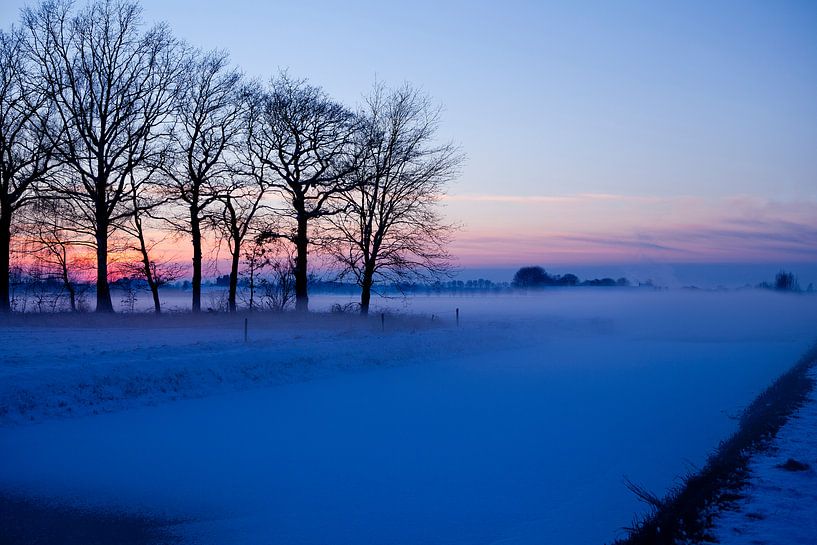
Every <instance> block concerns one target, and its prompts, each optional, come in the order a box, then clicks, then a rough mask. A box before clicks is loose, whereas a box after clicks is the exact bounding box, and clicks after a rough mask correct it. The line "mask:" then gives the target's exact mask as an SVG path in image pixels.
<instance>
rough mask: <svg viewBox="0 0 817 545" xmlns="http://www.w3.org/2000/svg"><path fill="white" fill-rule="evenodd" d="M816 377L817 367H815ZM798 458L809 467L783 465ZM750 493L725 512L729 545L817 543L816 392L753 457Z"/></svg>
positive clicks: (721, 533) (723, 530) (721, 523)
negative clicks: (800, 468) (795, 467)
mask: <svg viewBox="0 0 817 545" xmlns="http://www.w3.org/2000/svg"><path fill="white" fill-rule="evenodd" d="M810 376H811V378H812V379H815V380H817V369H815V368H814V367H812V368H811V370H810ZM789 460H795V461H797V462H800V463H803V464H806V465H807V466H808V469H805V470H803V471H791V470H788V469H785V468H783V467H781V466H783V465H785V464H786V462H787V461H789ZM749 472H750V475H751V477H750V479H749V484H748V486H747V487H746V488H745V489H744V490H742V494H744V495H745V498H743V499H742V500H740V501H739V502H737V504H736V505H735V506H734V507H733V508H732V509H730V510H726V511H722V512H721V513H720V515H719V517H718V519H717V520H716V522H715V527H716V531H715V536H716V537H717V538H718V540H719V541H720V542H721V543H724V544H730V545H742V544H747V545H762V544H775V545H811V544H813V543H815V542H817V394H816V393H815V392H814V391H812V393H811V396H810V398H809V400H808V401H807V402H806V404H805V405H804V406H803V407H802V408H801V409H800V410H799V411H798V412H797V413H796V414H795V415H793V416H792V418H790V419H789V421H788V422H787V423H786V424H785V425H784V426H783V428H781V430H780V431H779V432H778V434H777V436H776V437H775V439H774V441H773V443H772V446H771V447H770V448H769V450H768V451H766V452H763V453H760V454H757V455H755V456H753V457H752V459H751V461H750V463H749Z"/></svg>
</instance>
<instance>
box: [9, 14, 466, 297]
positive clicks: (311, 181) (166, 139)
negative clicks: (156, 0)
mask: <svg viewBox="0 0 817 545" xmlns="http://www.w3.org/2000/svg"><path fill="white" fill-rule="evenodd" d="M439 115H440V110H439V108H438V107H435V106H434V105H433V104H432V103H431V102H430V100H429V99H428V98H427V97H426V96H425V95H424V94H423V93H421V92H419V91H418V90H417V89H415V88H413V87H412V86H410V85H404V86H402V87H399V88H395V89H390V88H387V87H385V86H383V85H379V84H377V85H375V86H374V88H373V89H372V91H371V92H370V93H369V94H368V95H367V96H366V97H364V99H363V100H362V104H361V105H360V106H358V107H357V108H356V109H355V110H353V109H350V108H347V107H346V106H344V105H343V104H341V103H339V102H337V101H335V100H333V99H332V98H331V97H329V96H328V95H327V94H326V93H325V92H324V91H323V90H322V89H321V88H319V87H317V86H314V85H311V84H309V83H307V82H305V81H302V80H296V79H293V78H291V77H289V76H288V75H287V74H286V73H281V74H279V75H277V76H275V77H273V78H272V79H271V80H270V81H269V82H268V83H261V82H259V81H255V80H248V79H247V78H245V77H244V76H243V75H242V74H241V73H240V71H239V70H238V69H236V68H235V67H233V66H232V65H231V64H230V62H229V58H228V55H227V54H226V53H225V52H222V51H208V52H202V51H198V50H194V49H191V48H190V47H188V46H186V45H185V44H184V43H182V42H180V41H179V40H177V39H176V38H175V37H174V36H173V34H172V32H171V31H170V29H169V28H168V27H167V26H165V25H163V24H158V25H154V26H152V27H146V26H145V25H144V24H143V21H142V18H141V10H140V7H139V5H138V4H137V3H132V2H129V1H127V0H124V1H119V0H96V1H94V2H92V3H91V4H89V5H88V6H87V7H84V8H81V9H78V10H77V9H74V7H73V4H72V3H70V2H68V1H63V0H55V1H47V2H45V3H43V4H42V5H40V6H39V7H37V8H35V9H26V10H24V11H23V14H22V19H21V22H20V24H19V25H18V26H14V27H12V28H11V29H10V30H8V31H2V32H0V156H1V157H2V159H0V310H2V311H9V309H10V300H9V266H10V259H9V255H10V246H11V243H12V240H13V239H19V240H26V241H28V247H33V248H36V249H37V251H38V252H39V254H40V255H41V254H42V252H43V251H46V252H49V255H52V257H53V256H58V255H59V254H60V252H62V261H61V262H60V263H61V265H60V270H61V271H62V274H63V276H64V278H65V281H66V283H70V282H68V278H69V276H70V274H71V271H70V270H69V264H70V262H69V260H68V258H67V255H68V251H69V249H70V248H78V247H85V248H90V249H92V250H93V252H94V255H95V269H96V310H97V311H98V312H112V311H113V304H112V299H111V293H110V287H109V277H110V272H111V271H110V270H109V265H110V261H111V256H112V255H115V254H116V253H117V252H122V251H127V252H131V253H132V254H133V255H135V256H137V257H136V258H135V259H134V260H133V264H132V269H133V270H132V272H133V274H134V275H136V276H138V277H140V278H142V279H144V280H145V281H146V282H147V284H148V286H149V287H150V289H151V292H152V296H153V300H154V307H155V310H156V312H159V311H160V308H161V306H160V300H159V287H160V286H161V285H163V284H164V283H167V282H169V281H171V280H173V279H175V278H178V277H180V275H181V274H183V273H188V271H189V274H191V276H192V309H193V311H194V312H199V311H200V310H201V286H202V277H203V271H202V268H203V260H204V253H205V248H206V246H207V241H208V237H209V240H210V242H211V243H215V241H217V242H218V243H219V244H221V245H222V246H223V247H225V248H226V249H227V250H228V251H229V256H230V283H229V291H228V305H229V309H230V310H231V311H234V310H236V308H237V304H238V301H237V286H238V281H239V275H240V274H241V273H242V271H241V270H240V268H241V266H242V263H244V264H246V263H247V262H248V260H247V256H248V255H252V254H253V253H255V254H257V255H261V254H264V253H265V252H267V250H266V249H263V247H264V246H265V245H275V246H277V247H279V248H283V253H284V254H285V255H291V256H292V257H291V267H292V276H293V281H294V292H295V304H296V308H297V309H298V310H308V301H309V299H308V293H307V289H308V274H309V266H310V265H309V254H310V251H317V252H319V253H320V254H321V255H324V256H329V257H332V258H333V259H334V262H335V263H337V267H336V268H337V270H339V275H340V276H341V277H344V278H351V279H353V280H354V281H355V282H357V284H358V285H359V286H360V287H361V305H360V307H361V311H362V312H363V313H366V312H368V309H369V304H370V299H371V293H372V290H373V288H374V287H375V286H376V284H377V282H379V281H390V280H392V281H393V280H400V281H404V280H406V279H409V278H416V277H428V276H435V275H438V274H440V273H443V272H445V271H446V270H447V269H448V267H449V263H450V260H449V255H448V252H447V251H446V245H447V242H448V240H449V238H450V235H451V226H450V225H447V224H446V223H445V221H444V220H443V218H442V217H441V216H440V214H439V208H438V204H439V199H440V197H441V195H442V194H443V193H444V189H445V185H446V184H447V183H448V182H449V181H450V180H451V179H452V178H453V177H454V176H455V175H456V173H457V171H458V169H459V165H460V163H461V161H462V155H461V154H460V153H459V151H458V150H457V148H456V147H455V146H453V145H452V144H450V143H442V144H440V143H437V130H438V126H439V121H440V120H439ZM166 238H169V239H172V240H175V241H177V242H178V241H179V240H181V239H186V240H187V241H189V243H190V249H191V253H192V263H191V267H190V268H188V267H184V270H182V269H181V268H180V266H179V265H178V264H174V263H172V262H169V261H166V260H165V261H163V260H162V259H160V258H159V257H157V255H156V248H157V243H158V241H162V240H164V239H166ZM259 248H262V249H259ZM258 252H261V253H260V254H259V253H258ZM56 259H57V261H59V257H56ZM265 259H266V258H265ZM275 270H276V271H277V272H278V273H280V271H281V266H280V264H278V265H277V267H276V268H275ZM252 276H253V279H252V280H251V281H253V282H254V281H255V279H256V276H257V275H256V273H255V272H254V273H253V275H252ZM279 276H280V275H279ZM257 279H258V281H259V282H260V281H261V278H260V277H258V278H257ZM252 304H253V303H252V297H251V300H250V305H251V306H252ZM72 307H73V304H72Z"/></svg>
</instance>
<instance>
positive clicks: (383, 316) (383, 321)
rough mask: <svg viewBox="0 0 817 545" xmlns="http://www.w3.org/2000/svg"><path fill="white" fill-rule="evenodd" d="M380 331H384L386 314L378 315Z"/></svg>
mask: <svg viewBox="0 0 817 545" xmlns="http://www.w3.org/2000/svg"><path fill="white" fill-rule="evenodd" d="M380 331H386V313H385V312H381V313H380Z"/></svg>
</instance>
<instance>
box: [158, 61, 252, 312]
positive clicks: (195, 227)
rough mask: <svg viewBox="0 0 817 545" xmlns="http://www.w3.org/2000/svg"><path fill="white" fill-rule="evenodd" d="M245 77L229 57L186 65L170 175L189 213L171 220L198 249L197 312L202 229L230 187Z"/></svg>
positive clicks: (195, 252) (195, 257)
mask: <svg viewBox="0 0 817 545" xmlns="http://www.w3.org/2000/svg"><path fill="white" fill-rule="evenodd" d="M240 82H241V75H240V74H239V73H238V71H237V70H235V69H233V68H231V67H230V65H229V59H228V57H227V54H226V53H223V52H210V53H196V54H194V55H193V56H192V57H191V58H190V59H189V60H188V62H187V63H186V68H185V70H184V71H183V75H182V78H181V83H180V88H181V92H180V93H179V95H178V100H177V104H176V108H177V125H176V129H175V131H174V133H173V139H174V152H175V159H174V161H173V162H172V163H171V165H170V168H168V169H166V173H167V175H168V176H169V178H170V180H171V181H172V192H173V196H174V197H175V199H177V200H178V201H179V202H180V203H182V204H183V205H184V211H183V212H182V214H180V215H179V216H178V217H175V218H172V219H171V220H170V221H171V223H172V224H173V226H174V227H175V228H176V229H177V230H178V231H180V232H182V233H187V234H188V235H189V236H190V240H191V243H192V245H193V282H192V287H193V312H200V311H201V280H202V230H203V229H204V226H205V224H206V223H207V221H208V217H207V215H206V213H207V211H208V209H209V208H210V207H211V206H212V205H213V204H214V203H216V202H217V201H218V199H219V197H221V196H223V193H224V191H223V190H224V188H225V187H228V186H229V183H230V179H231V177H232V173H231V164H230V163H231V160H232V158H233V153H232V151H233V146H234V145H235V143H236V141H237V138H238V134H239V131H240V129H241V127H240V123H239V120H240V117H241V113H242V110H243V102H242V100H241V89H240V88H239V85H240Z"/></svg>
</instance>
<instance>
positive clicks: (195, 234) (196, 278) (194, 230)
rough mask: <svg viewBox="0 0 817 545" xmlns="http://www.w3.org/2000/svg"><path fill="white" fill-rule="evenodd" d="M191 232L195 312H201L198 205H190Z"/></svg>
mask: <svg viewBox="0 0 817 545" xmlns="http://www.w3.org/2000/svg"><path fill="white" fill-rule="evenodd" d="M190 234H191V236H192V239H193V312H201V226H200V225H199V213H198V210H197V207H195V206H191V207H190Z"/></svg>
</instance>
